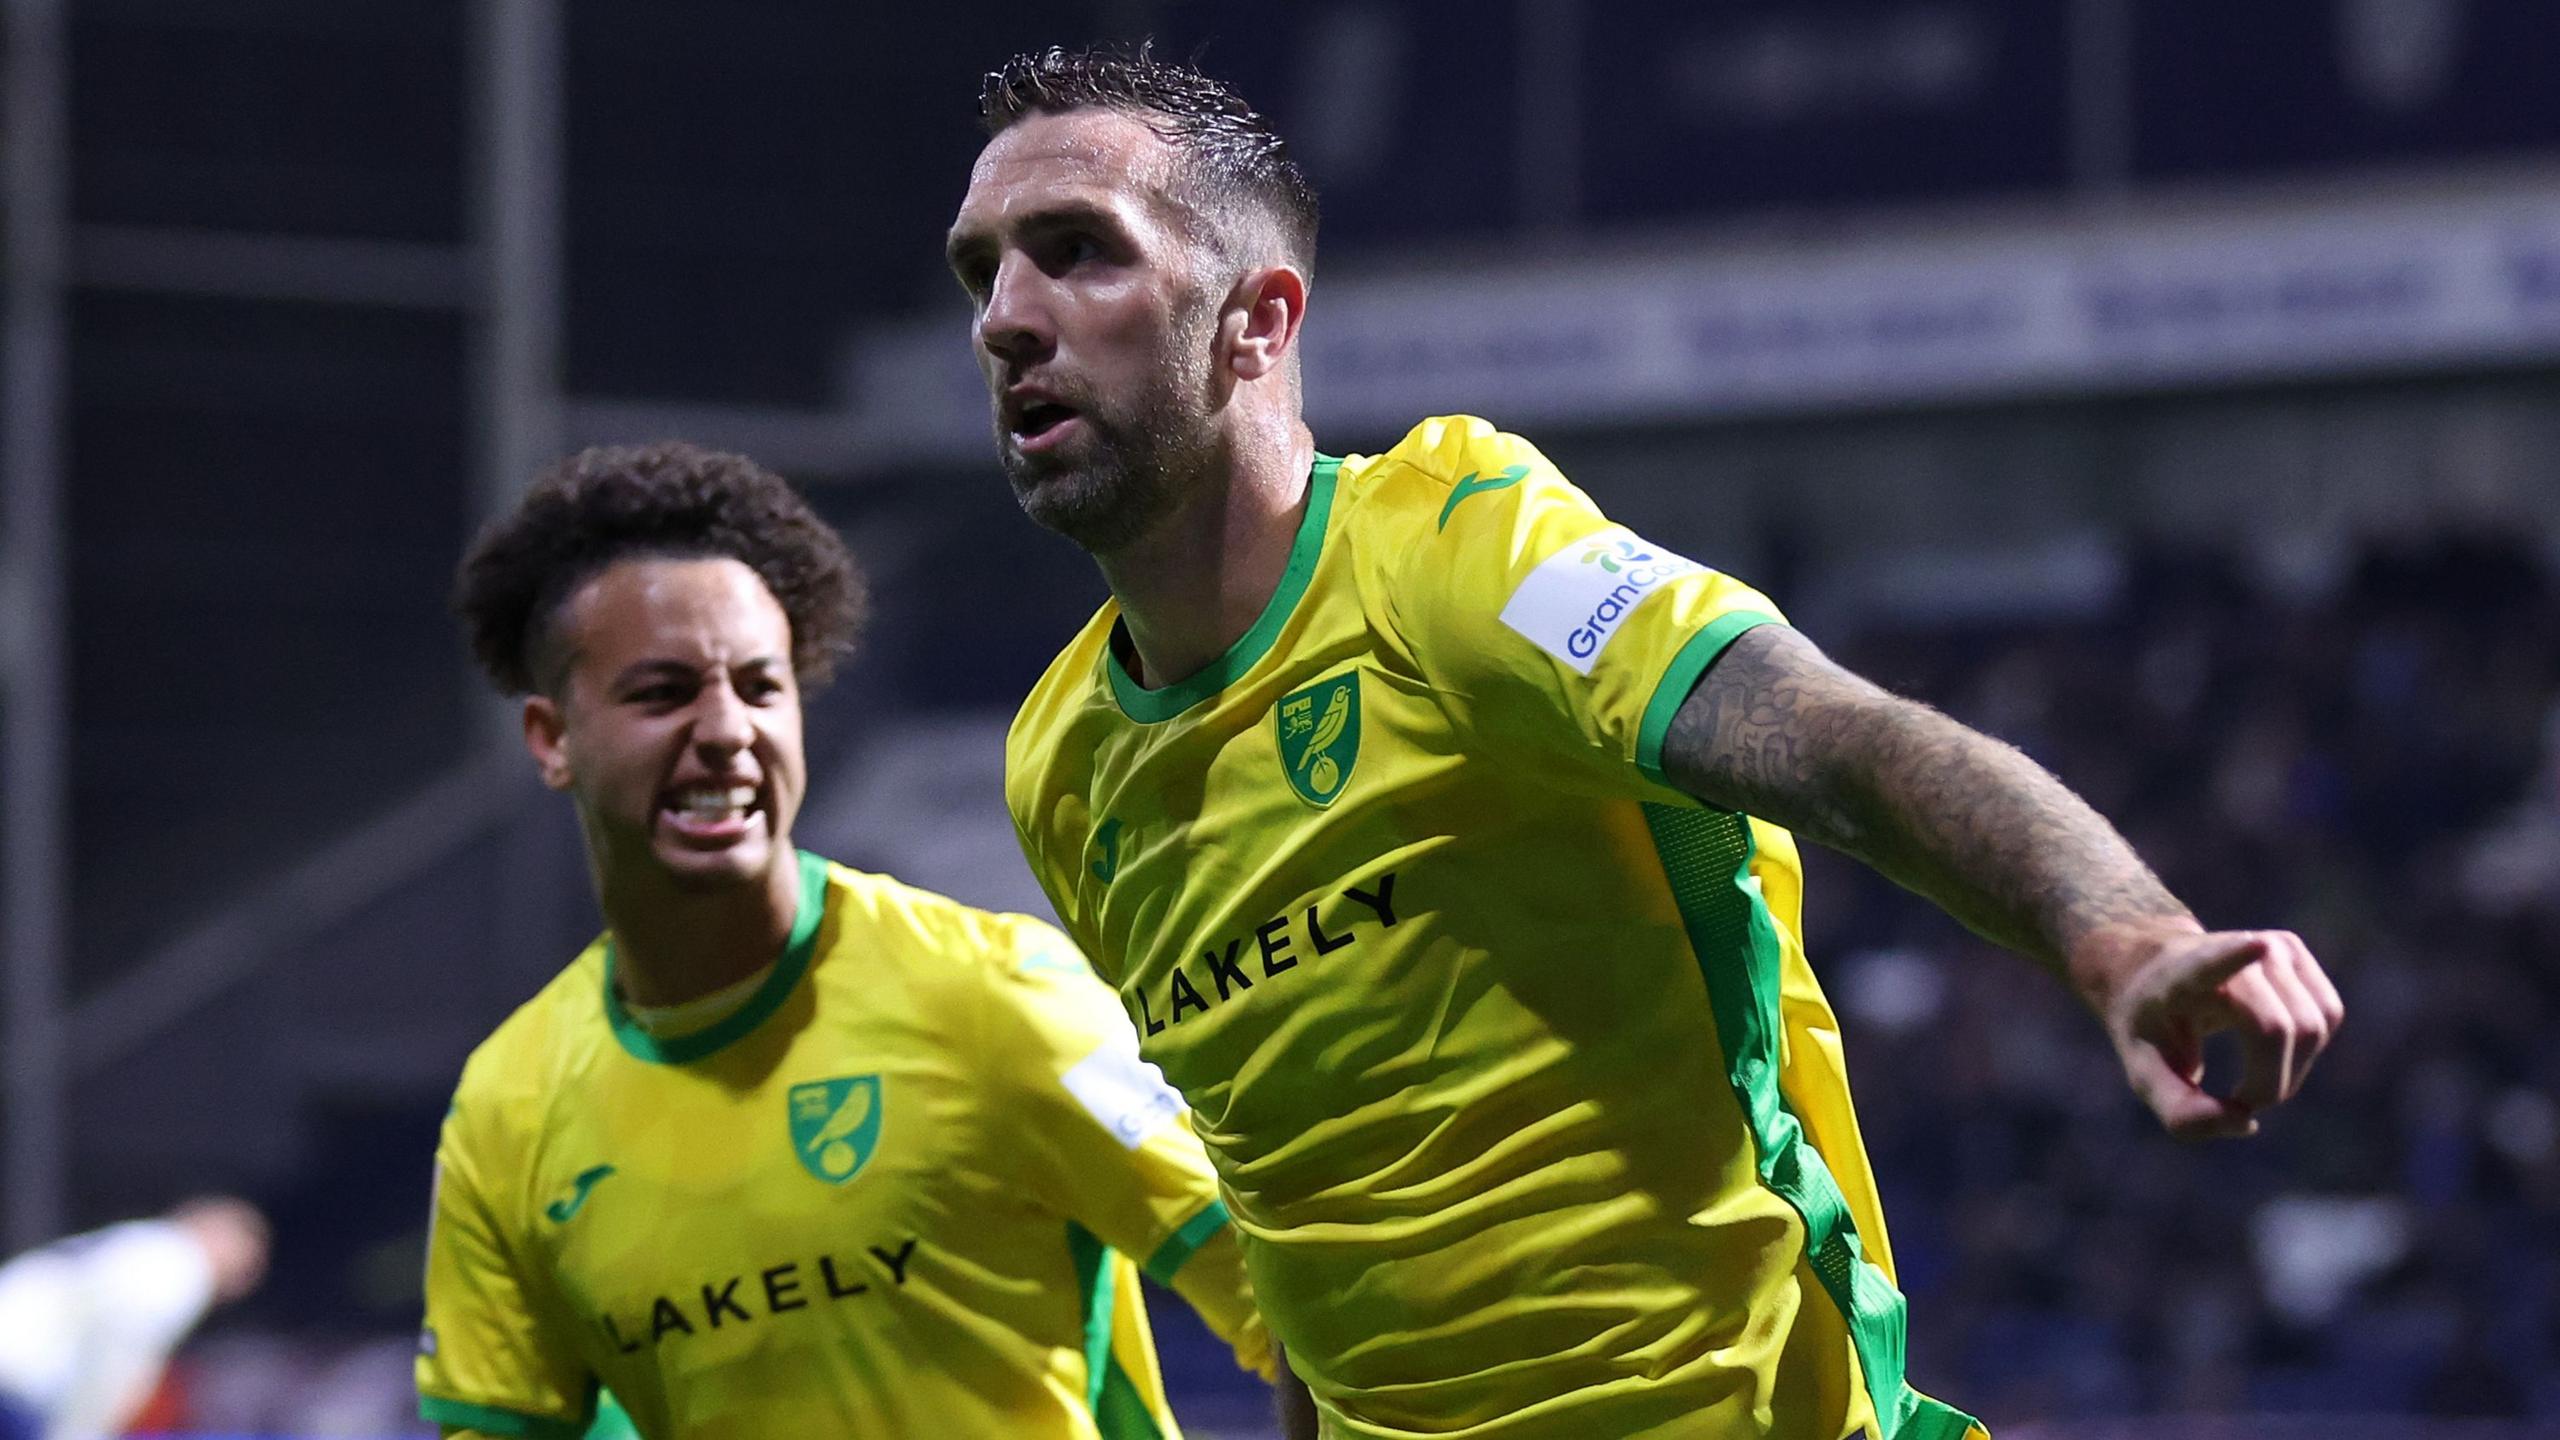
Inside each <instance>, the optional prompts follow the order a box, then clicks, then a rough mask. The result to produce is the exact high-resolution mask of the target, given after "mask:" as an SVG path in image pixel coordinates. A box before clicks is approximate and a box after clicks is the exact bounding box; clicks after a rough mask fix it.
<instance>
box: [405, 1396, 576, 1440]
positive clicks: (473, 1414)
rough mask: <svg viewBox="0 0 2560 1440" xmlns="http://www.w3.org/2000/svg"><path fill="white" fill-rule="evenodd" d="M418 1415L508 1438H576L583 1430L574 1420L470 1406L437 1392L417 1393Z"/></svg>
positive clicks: (482, 1406)
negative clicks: (430, 1393)
mask: <svg viewBox="0 0 2560 1440" xmlns="http://www.w3.org/2000/svg"><path fill="white" fill-rule="evenodd" d="M418 1418H419V1419H421V1420H424V1421H426V1422H427V1423H428V1424H430V1425H448V1426H451V1427H452V1428H454V1429H456V1430H477V1431H479V1432H480V1433H481V1434H483V1435H504V1436H507V1437H510V1440H579V1437H580V1436H582V1435H584V1434H585V1433H586V1429H587V1427H586V1426H585V1424H584V1423H582V1422H578V1421H572V1420H557V1419H554V1418H552V1417H550V1416H548V1415H527V1414H525V1413H524V1412H523V1411H521V1410H501V1409H499V1408H498V1407H496V1406H494V1405H472V1404H467V1403H465V1402H463V1401H460V1400H447V1399H445V1398H444V1397H443V1396H441V1395H421V1396H419V1397H418Z"/></svg>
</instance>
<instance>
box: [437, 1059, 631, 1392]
mask: <svg viewBox="0 0 2560 1440" xmlns="http://www.w3.org/2000/svg"><path fill="white" fill-rule="evenodd" d="M467 1089H468V1087H467V1086H466V1092H467ZM476 1118H477V1117H476V1116H475V1115H474V1113H473V1111H472V1107H471V1101H470V1100H469V1098H468V1096H467V1093H466V1095H465V1096H460V1097H457V1098H456V1100H455V1102H454V1108H453V1109H452V1111H451V1112H450V1113H448V1114H447V1115H446V1116H445V1122H444V1133H443V1135H442V1136H441V1138H440V1139H439V1140H438V1142H437V1145H436V1172H435V1189H434V1199H433V1201H432V1202H431V1208H432V1212H433V1213H432V1215H431V1217H430V1219H429V1222H428V1228H427V1281H426V1291H427V1296H426V1298H427V1316H426V1324H425V1327H424V1328H423V1329H422V1330H421V1331H420V1332H419V1336H418V1360H417V1367H416V1373H417V1386H418V1414H419V1416H420V1418H422V1419H424V1420H426V1421H428V1422H429V1423H430V1424H434V1425H439V1426H442V1427H445V1428H446V1429H448V1430H468V1431H477V1432H479V1433H481V1434H485V1435H493V1436H508V1437H515V1440H577V1437H579V1436H580V1435H582V1434H583V1433H584V1432H585V1430H586V1426H587V1417H588V1416H589V1414H590V1413H592V1411H593V1408H594V1404H595V1388H596V1382H595V1380H594V1377H593V1376H592V1375H591V1374H589V1372H588V1370H587V1368H586V1366H585V1364H584V1363H582V1362H581V1361H580V1360H579V1359H578V1357H577V1355H576V1354H575V1353H574V1352H573V1351H572V1350H571V1349H570V1348H569V1347H568V1346H567V1345H566V1344H563V1343H562V1342H561V1340H560V1339H559V1337H558V1336H557V1335H555V1334H551V1333H546V1330H545V1327H544V1326H543V1325H542V1323H541V1320H540V1317H539V1316H538V1315H537V1314H536V1313H535V1309H534V1301H533V1299H532V1297H531V1296H529V1295H528V1294H527V1293H526V1287H525V1284H524V1281H523V1277H522V1276H521V1275H520V1274H519V1272H518V1269H517V1266H516V1263H515V1260H514V1252H515V1247H514V1245H513V1243H512V1240H511V1235H510V1230H509V1227H508V1226H507V1225H506V1224H505V1223H504V1221H503V1220H502V1219H501V1209H500V1207H499V1206H498V1205H497V1204H496V1203H493V1201H492V1200H491V1198H490V1195H491V1189H492V1187H491V1186H490V1185H489V1184H488V1183H486V1182H487V1181H488V1178H489V1173H490V1172H489V1171H488V1170H487V1169H484V1168H483V1167H484V1165H487V1164H489V1163H490V1162H491V1160H493V1159H494V1156H493V1155H492V1151H491V1147H490V1146H489V1145H488V1143H487V1142H486V1140H485V1138H484V1137H483V1135H482V1133H481V1130H482V1127H480V1126H478V1125H476V1124H475V1120H476Z"/></svg>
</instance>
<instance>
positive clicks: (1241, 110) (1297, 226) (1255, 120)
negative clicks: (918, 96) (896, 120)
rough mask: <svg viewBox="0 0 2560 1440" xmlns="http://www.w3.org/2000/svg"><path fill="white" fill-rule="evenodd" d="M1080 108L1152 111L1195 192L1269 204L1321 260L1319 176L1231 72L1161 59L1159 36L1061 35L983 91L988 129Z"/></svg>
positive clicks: (1291, 236)
mask: <svg viewBox="0 0 2560 1440" xmlns="http://www.w3.org/2000/svg"><path fill="white" fill-rule="evenodd" d="M1073 110H1119V111H1123V112H1125V113H1127V114H1130V115H1132V116H1135V117H1136V118H1138V119H1139V120H1141V121H1144V122H1145V123H1146V125H1147V128H1149V129H1151V130H1153V131H1155V132H1156V134H1157V135H1159V136H1161V137H1163V139H1164V140H1165V142H1166V143H1167V144H1169V145H1171V146H1172V147H1173V148H1174V149H1175V150H1176V151H1178V152H1180V154H1181V155H1182V157H1183V161H1184V168H1185V171H1186V174H1185V176H1184V177H1183V178H1184V179H1186V180H1187V181H1189V183H1190V184H1191V186H1192V187H1193V189H1194V191H1195V194H1194V196H1193V197H1192V198H1197V199H1203V200H1207V201H1209V202H1212V203H1217V202H1234V201H1243V202H1245V203H1246V204H1249V205H1251V206H1253V207H1255V208H1257V209H1259V210H1261V211H1262V212H1263V213H1265V214H1266V215H1268V216H1269V217H1270V218H1271V219H1272V220H1273V221H1274V222H1276V223H1277V224H1278V226H1279V230H1280V241H1281V244H1282V245H1283V246H1285V247H1286V248H1287V251H1288V258H1289V259H1290V260H1291V261H1293V262H1295V263H1296V264H1297V265H1298V266H1299V267H1300V268H1301V269H1305V270H1309V271H1312V270H1313V269H1314V268H1315V259H1316V220H1317V205H1316V191H1315V186H1313V185H1311V184H1309V183H1308V182H1307V175H1306V172H1305V171H1304V170H1301V169H1299V168H1298V162H1297V161H1295V160H1292V159H1290V158H1289V146H1288V144H1287V143H1286V142H1285V141H1283V140H1282V139H1281V138H1280V136H1279V133H1278V132H1277V131H1275V130H1273V129H1272V128H1271V122H1270V121H1269V120H1267V119H1265V118H1263V116H1262V115H1261V114H1260V113H1259V112H1257V111H1256V110H1255V109H1254V108H1253V107H1252V106H1250V105H1247V104H1246V103H1244V99H1243V97H1241V96H1239V95H1237V94H1236V92H1235V91H1233V90H1231V89H1229V88H1228V87H1227V86H1226V85H1225V84H1224V83H1223V82H1221V81H1218V80H1213V79H1211V78H1210V77H1208V76H1207V75H1204V74H1202V73H1201V72H1200V71H1199V70H1197V69H1195V68H1193V67H1192V66H1189V65H1183V64H1177V63H1174V62H1172V61H1166V60H1158V59H1156V58H1155V54H1154V46H1153V45H1152V44H1151V43H1149V44H1141V45H1139V46H1138V47H1137V48H1136V49H1134V50H1129V49H1122V48H1118V47H1113V46H1103V45H1096V46H1091V47H1089V48H1086V49H1083V50H1068V49H1066V48H1064V47H1063V46H1057V45H1052V46H1050V47H1049V48H1048V49H1046V50H1039V51H1025V52H1023V53H1022V54H1020V55H1016V56H1014V57H1013V58H1012V59H1010V60H1007V61H1006V62H1005V63H1004V65H1003V66H1002V68H1000V69H996V70H991V71H989V72H987V77H986V80H985V82H984V83H983V84H982V85H981V86H980V87H979V91H978V118H979V120H980V122H981V123H983V124H984V125H985V126H986V130H987V133H988V134H989V135H1001V134H1003V133H1004V132H1005V131H1006V130H1007V129H1009V128H1010V127H1011V126H1012V125H1013V124H1014V123H1015V122H1016V121H1019V120H1021V119H1022V118H1023V117H1025V116H1028V115H1063V114H1066V113H1067V112H1069V111H1073Z"/></svg>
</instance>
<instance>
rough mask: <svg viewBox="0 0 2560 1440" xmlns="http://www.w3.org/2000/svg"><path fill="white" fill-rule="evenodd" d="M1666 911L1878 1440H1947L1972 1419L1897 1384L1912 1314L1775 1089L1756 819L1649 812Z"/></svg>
mask: <svg viewBox="0 0 2560 1440" xmlns="http://www.w3.org/2000/svg"><path fill="white" fill-rule="evenodd" d="M1644 817H1645V823H1646V825H1647V826H1648V827H1650V828H1651V829H1652V831H1653V843H1654V849H1655V851H1656V853H1657V854H1658V855H1659V856H1660V858H1661V861H1662V871H1663V876H1664V878H1665V879H1666V880H1667V881H1668V882H1669V883H1670V887H1671V896H1672V902H1673V904H1674V905H1676V906H1677V907H1678V909H1679V912H1680V923H1681V925H1682V927H1683V928H1684V929H1685V930H1686V931H1687V932H1688V937H1689V948H1690V950H1691V951H1692V952H1693V953H1694V954H1695V955H1696V957H1697V961H1698V971H1699V974H1700V976H1701V978H1703V979H1704V980H1705V982H1706V987H1707V1002H1708V1005H1709V1008H1711V1009H1712V1010H1713V1011H1714V1013H1715V1027H1716V1040H1717V1042H1718V1043H1719V1044H1720V1045H1721V1046H1722V1047H1723V1049H1724V1060H1725V1080H1726V1083H1727V1084H1729V1085H1730V1086H1731V1087H1732V1089H1733V1098H1734V1101H1735V1103H1736V1104H1737V1105H1739V1106H1740V1107H1741V1110H1742V1116H1743V1122H1744V1124H1745V1125H1746V1126H1748V1127H1749V1129H1750V1132H1751V1139H1752V1145H1753V1149H1754V1151H1755V1152H1756V1158H1757V1161H1758V1169H1759V1175H1760V1183H1761V1184H1762V1185H1763V1186H1765V1187H1766V1188H1767V1189H1769V1190H1770V1191H1772V1192H1773V1193H1775V1194H1776V1195H1778V1196H1779V1198H1781V1199H1783V1200H1785V1201H1786V1202H1787V1204H1788V1205H1789V1206H1791V1207H1793V1208H1794V1210H1795V1212H1796V1214H1797V1215H1798V1216H1799V1217H1800V1218H1801V1219H1802V1220H1803V1222H1804V1237H1805V1239H1804V1243H1805V1262H1806V1263H1807V1264H1808V1265H1809V1266H1810V1267H1811V1268H1812V1270H1813V1273H1814V1275H1815V1277H1816V1278H1817V1279H1818V1280H1819V1281H1820V1282H1821V1285H1822V1289H1823V1291H1824V1293H1825V1294H1827V1295H1829V1296H1830V1297H1831V1301H1832V1303H1833V1304H1834V1305H1837V1306H1838V1307H1839V1309H1840V1314H1841V1317H1842V1319H1843V1320H1845V1321H1846V1322H1847V1324H1848V1330H1849V1341H1850V1346H1851V1348H1852V1349H1854V1350H1855V1351H1856V1352H1857V1356H1858V1368H1859V1370H1860V1371H1861V1372H1862V1376H1863V1378H1864V1380H1865V1382H1866V1388H1867V1396H1868V1399H1869V1400H1870V1401H1872V1402H1873V1403H1874V1405H1875V1411H1876V1430H1877V1440H1954V1437H1960V1436H1962V1435H1963V1434H1964V1433H1965V1431H1966V1430H1968V1429H1970V1428H1973V1427H1974V1424H1975V1422H1974V1421H1973V1420H1972V1419H1971V1418H1970V1417H1968V1416H1966V1415H1964V1414H1963V1413H1962V1412H1960V1411H1957V1410H1954V1409H1952V1408H1950V1407H1948V1406H1946V1405H1942V1404H1940V1403H1939V1402H1937V1401H1935V1400H1932V1399H1930V1398H1928V1397H1927V1396H1925V1395H1922V1394H1921V1393H1919V1392H1918V1391H1916V1390H1914V1389H1912V1388H1911V1387H1910V1385H1909V1384H1907V1383H1906V1382H1905V1380H1904V1374H1903V1362H1904V1356H1905V1354H1906V1345H1907V1341H1908V1326H1907V1321H1908V1307H1907V1305H1906V1304H1905V1303H1904V1301H1903V1298H1902V1292H1901V1291H1899V1290H1897V1289H1895V1288H1894V1285H1893V1282H1892V1281H1891V1280H1889V1279H1887V1278H1885V1273H1884V1271H1883V1269H1882V1268H1881V1267H1879V1266H1878V1265H1877V1264H1876V1263H1875V1262H1874V1261H1872V1260H1869V1259H1868V1258H1867V1255H1866V1249H1865V1247H1864V1245H1863V1244H1862V1243H1861V1242H1860V1240H1859V1239H1858V1227H1857V1223H1856V1220H1855V1218H1854V1217H1852V1216H1851V1215H1850V1213H1849V1202H1848V1198H1847V1197H1846V1196H1845V1195H1843V1194H1842V1193H1841V1190H1840V1182H1839V1181H1838V1180H1837V1179H1836V1178H1834V1177H1833V1175H1832V1173H1831V1169H1830V1167H1829V1166H1828V1165H1826V1164H1825V1163H1824V1162H1823V1158H1822V1152H1821V1151H1819V1150H1817V1149H1815V1148H1814V1147H1813V1143H1812V1142H1811V1141H1810V1140H1808V1139H1806V1138H1805V1134H1804V1127H1803V1125H1802V1123H1801V1122H1799V1121H1798V1120H1797V1119H1796V1116H1795V1113H1794V1112H1793V1111H1792V1110H1791V1109H1789V1108H1788V1105H1787V1100H1786V1096H1785V1094H1784V1093H1783V1092H1782V1091H1781V1090H1780V1089H1779V1086H1778V1070H1779V1064H1780V1058H1779V1056H1780V1052H1779V1043H1780V1035H1781V1031H1780V1025H1781V1020H1780V1016H1779V1008H1778V986H1779V980H1780V976H1779V963H1780V960H1781V957H1782V954H1783V951H1782V949H1781V947H1780V944H1779V940H1778V927H1777V922H1776V920H1774V919H1773V918H1771V916H1770V914H1769V907H1768V906H1767V904H1765V903H1764V902H1763V901H1762V900H1761V898H1760V887H1759V885H1758V884H1757V883H1756V882H1755V879H1754V877H1753V876H1752V874H1751V857H1752V851H1753V842H1752V837H1751V822H1750V821H1749V820H1748V819H1747V818H1746V817H1744V816H1741V815H1736V814H1733V813H1731V812H1729V811H1723V810H1700V809H1693V808H1690V807H1686V806H1674V805H1651V804H1648V805H1646V806H1645V807H1644Z"/></svg>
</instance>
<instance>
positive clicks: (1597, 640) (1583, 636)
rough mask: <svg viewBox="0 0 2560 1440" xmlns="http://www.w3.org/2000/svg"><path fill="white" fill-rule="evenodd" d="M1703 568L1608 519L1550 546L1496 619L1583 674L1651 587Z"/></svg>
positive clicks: (1597, 658) (1659, 587) (1693, 573)
mask: <svg viewBox="0 0 2560 1440" xmlns="http://www.w3.org/2000/svg"><path fill="white" fill-rule="evenodd" d="M1705 569H1706V567H1705V566H1703V565H1700V564H1699V563H1698V562H1697V561H1695V560H1691V559H1688V558H1686V557H1683V556H1679V555H1674V554H1673V553H1671V552H1670V551H1668V550H1665V549H1663V548H1662V547H1661V546H1659V545H1652V544H1648V543H1646V542H1645V541H1644V540H1642V539H1639V538H1638V537H1637V536H1636V534H1635V533H1634V532H1633V531H1631V530H1629V529H1627V528H1626V527H1625V526H1623V525H1610V526H1606V527H1604V528H1602V529H1600V530H1596V531H1594V532H1592V533H1591V534H1589V535H1586V536H1584V537H1583V538H1582V539H1580V540H1576V541H1574V542H1573V543H1572V544H1570V545H1567V546H1565V547H1564V548H1563V549H1561V550H1558V551H1557V552H1556V553H1554V554H1553V555H1550V556H1548V557H1547V558H1546V559H1544V560H1541V561H1539V562H1538V567H1537V568H1536V569H1534V570H1531V571H1530V572H1529V573H1528V574H1526V575H1524V576H1522V577H1521V578H1520V585H1519V588H1517V589H1515V590H1513V591H1512V592H1511V598H1510V600H1508V601H1506V602H1505V603H1504V604H1503V607H1502V623H1503V624H1505V625H1508V626H1510V627H1511V628H1512V629H1513V630H1515V631H1518V632H1519V633H1520V634H1522V635H1524V636H1526V637H1528V639H1529V641H1530V643H1532V644H1534V645H1536V646H1537V647H1538V648H1539V649H1541V650H1544V651H1546V652H1547V653H1548V654H1550V655H1553V656H1554V657H1556V658H1557V659H1558V660H1561V661H1563V662H1564V663H1565V664H1566V665H1568V666H1570V667H1572V669H1573V672H1574V673H1575V674H1577V675H1588V674H1590V673H1591V667H1592V666H1594V665H1597V664H1598V663H1600V652H1601V651H1603V650H1606V649H1608V648H1609V642H1610V641H1611V640H1614V639H1616V638H1617V636H1618V631H1619V630H1620V629H1621V628H1622V627H1623V626H1624V625H1625V623H1626V619H1627V617H1628V616H1629V615H1631V614H1633V613H1634V612H1635V608H1636V607H1637V606H1639V605H1642V604H1643V603H1644V602H1645V601H1646V599H1648V598H1649V597H1651V596H1652V595H1653V593H1654V592H1655V591H1657V590H1660V589H1661V588H1663V586H1664V585H1665V584H1667V583H1669V582H1670V581H1673V580H1677V579H1679V578H1680V577H1681V576H1683V575H1695V574H1698V573H1700V572H1702V571H1704V570H1705Z"/></svg>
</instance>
